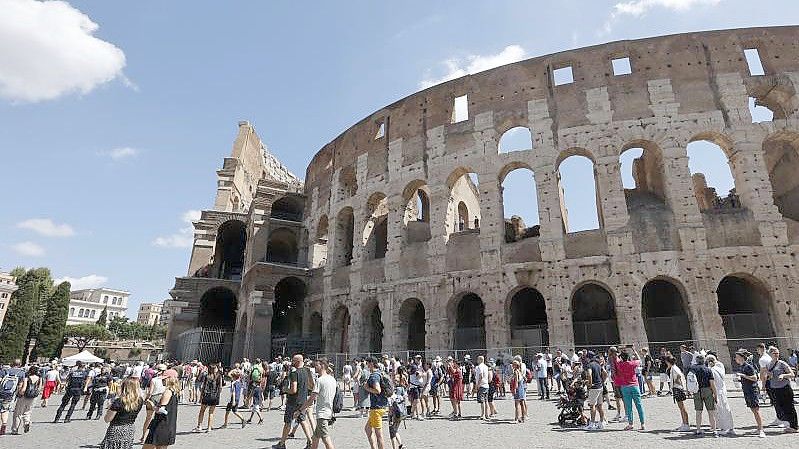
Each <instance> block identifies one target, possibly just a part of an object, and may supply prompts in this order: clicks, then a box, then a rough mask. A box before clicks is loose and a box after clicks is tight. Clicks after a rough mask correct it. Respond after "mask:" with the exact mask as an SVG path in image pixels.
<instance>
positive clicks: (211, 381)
mask: <svg viewBox="0 0 799 449" xmlns="http://www.w3.org/2000/svg"><path fill="white" fill-rule="evenodd" d="M200 377H201V378H202V384H201V385H200V388H199V390H198V394H197V396H198V397H199V400H200V413H199V414H198V415H197V427H195V428H194V431H195V432H199V431H200V430H201V426H202V423H203V416H204V415H205V411H206V410H208V425H207V426H206V428H205V432H206V433H208V432H210V431H211V430H213V425H214V410H215V409H216V406H218V405H219V395H220V394H222V373H220V372H219V366H218V365H216V364H212V365H209V366H208V372H205V371H203V372H202V373H201V376H200Z"/></svg>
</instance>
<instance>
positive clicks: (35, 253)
mask: <svg viewBox="0 0 799 449" xmlns="http://www.w3.org/2000/svg"><path fill="white" fill-rule="evenodd" d="M11 248H12V249H13V250H14V251H16V252H17V254H19V255H20V256H27V257H40V256H44V248H42V247H41V246H39V245H37V244H35V243H33V242H19V243H17V244H14V245H12V246H11Z"/></svg>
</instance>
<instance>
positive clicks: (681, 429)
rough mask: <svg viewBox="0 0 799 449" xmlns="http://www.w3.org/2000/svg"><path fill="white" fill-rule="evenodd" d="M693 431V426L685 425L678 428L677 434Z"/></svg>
mask: <svg viewBox="0 0 799 449" xmlns="http://www.w3.org/2000/svg"><path fill="white" fill-rule="evenodd" d="M690 430H691V426H689V425H688V424H683V425H681V426H680V427H677V432H689V431H690Z"/></svg>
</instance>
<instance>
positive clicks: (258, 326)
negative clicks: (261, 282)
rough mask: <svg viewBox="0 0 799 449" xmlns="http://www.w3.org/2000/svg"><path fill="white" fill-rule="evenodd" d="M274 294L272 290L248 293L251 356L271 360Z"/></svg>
mask: <svg viewBox="0 0 799 449" xmlns="http://www.w3.org/2000/svg"><path fill="white" fill-rule="evenodd" d="M274 302H275V295H274V292H273V291H272V290H269V291H257V290H256V291H254V292H252V293H250V304H252V316H251V317H250V318H249V320H250V322H251V323H252V324H251V326H252V332H251V333H250V343H249V344H250V348H249V352H248V353H249V354H250V356H252V357H253V358H259V357H260V358H261V359H262V360H271V358H272V313H273V309H272V308H273V304H274Z"/></svg>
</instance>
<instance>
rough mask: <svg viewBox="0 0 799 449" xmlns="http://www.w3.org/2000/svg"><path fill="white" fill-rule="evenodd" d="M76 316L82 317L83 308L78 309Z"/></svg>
mask: <svg viewBox="0 0 799 449" xmlns="http://www.w3.org/2000/svg"><path fill="white" fill-rule="evenodd" d="M78 318H83V309H80V310H78Z"/></svg>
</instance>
